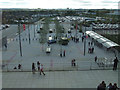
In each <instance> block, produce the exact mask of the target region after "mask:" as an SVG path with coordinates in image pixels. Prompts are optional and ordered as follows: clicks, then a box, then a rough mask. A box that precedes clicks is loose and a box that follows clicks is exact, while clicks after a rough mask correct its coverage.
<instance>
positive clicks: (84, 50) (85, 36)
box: [84, 24, 86, 56]
mask: <svg viewBox="0 0 120 90" xmlns="http://www.w3.org/2000/svg"><path fill="white" fill-rule="evenodd" d="M84 26H85V31H84V56H85V53H86V25H85V24H84Z"/></svg>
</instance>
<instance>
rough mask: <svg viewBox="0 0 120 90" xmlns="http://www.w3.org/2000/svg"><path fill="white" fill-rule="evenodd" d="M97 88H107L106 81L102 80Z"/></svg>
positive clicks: (103, 89) (98, 89)
mask: <svg viewBox="0 0 120 90" xmlns="http://www.w3.org/2000/svg"><path fill="white" fill-rule="evenodd" d="M97 90H106V83H105V82H104V81H102V83H100V84H99V85H98V87H97Z"/></svg>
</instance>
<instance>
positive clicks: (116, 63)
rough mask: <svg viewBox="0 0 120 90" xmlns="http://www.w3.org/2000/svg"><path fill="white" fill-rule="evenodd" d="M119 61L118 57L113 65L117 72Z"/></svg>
mask: <svg viewBox="0 0 120 90" xmlns="http://www.w3.org/2000/svg"><path fill="white" fill-rule="evenodd" d="M118 62H119V61H118V59H117V57H116V58H115V59H114V65H113V70H117V65H118Z"/></svg>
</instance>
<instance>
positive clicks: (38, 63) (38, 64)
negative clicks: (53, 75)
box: [37, 61, 40, 71]
mask: <svg viewBox="0 0 120 90" xmlns="http://www.w3.org/2000/svg"><path fill="white" fill-rule="evenodd" d="M37 67H38V71H40V62H39V61H37Z"/></svg>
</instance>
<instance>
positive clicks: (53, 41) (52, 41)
mask: <svg viewBox="0 0 120 90" xmlns="http://www.w3.org/2000/svg"><path fill="white" fill-rule="evenodd" d="M52 43H56V40H48V44H52Z"/></svg>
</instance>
